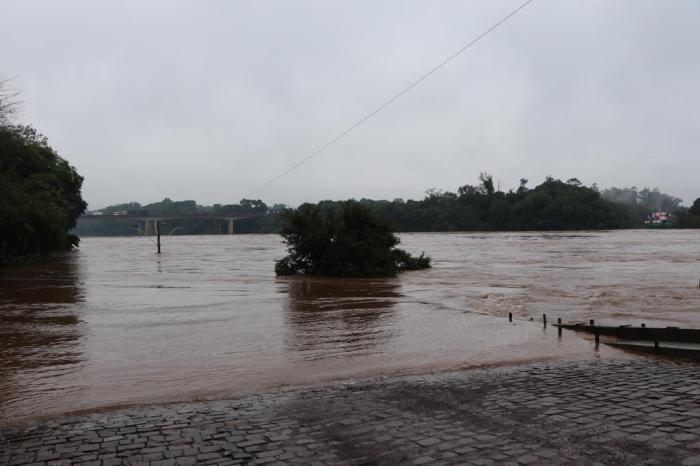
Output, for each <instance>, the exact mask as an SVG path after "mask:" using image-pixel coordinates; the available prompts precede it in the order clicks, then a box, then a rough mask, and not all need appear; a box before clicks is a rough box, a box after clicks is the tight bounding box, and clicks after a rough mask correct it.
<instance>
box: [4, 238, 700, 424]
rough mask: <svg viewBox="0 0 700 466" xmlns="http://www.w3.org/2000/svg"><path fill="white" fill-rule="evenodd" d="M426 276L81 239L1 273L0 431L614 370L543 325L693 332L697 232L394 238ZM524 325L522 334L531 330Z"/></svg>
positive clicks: (209, 247)
mask: <svg viewBox="0 0 700 466" xmlns="http://www.w3.org/2000/svg"><path fill="white" fill-rule="evenodd" d="M401 237H402V242H403V246H404V247H405V248H406V249H408V250H409V251H411V252H414V253H420V252H421V251H425V252H426V253H427V254H428V255H430V256H432V258H433V261H434V268H433V269H430V270H424V271H417V272H409V273H405V274H402V275H401V276H399V277H397V278H392V279H381V280H332V279H319V278H310V277H294V278H276V277H275V276H274V273H273V266H274V260H275V259H279V258H281V257H282V256H283V255H284V247H283V245H282V244H281V242H280V239H279V237H278V236H273V235H233V236H190V237H177V236H169V237H165V238H164V239H163V254H161V255H160V256H158V255H156V254H155V245H154V244H153V242H152V241H151V239H150V238H143V237H140V238H137V237H134V238H84V239H83V241H82V243H81V247H80V249H79V250H78V251H75V252H73V253H69V254H66V255H64V256H62V257H60V258H58V259H57V260H56V261H54V262H52V263H50V264H44V265H36V266H31V267H20V268H5V269H0V419H5V420H8V419H10V420H11V419H16V418H18V417H24V416H32V415H44V414H57V413H62V412H68V411H73V410H78V409H96V408H103V407H110V406H118V405H127V404H135V403H152V402H167V401H179V400H201V399H215V398H224V397H232V396H236V395H240V394H245V393H255V392H259V391H262V390H269V389H272V388H274V387H279V386H284V385H289V384H295V385H296V384H316V383H322V382H324V381H328V380H333V379H341V378H356V377H364V376H377V375H393V374H402V373H416V372H429V371H438V370H450V369H458V368H465V367H475V366H485V365H500V364H514V363H520V362H527V361H541V360H551V359H575V358H583V359H586V358H606V357H627V356H624V355H623V353H620V352H617V351H616V350H612V349H609V348H607V347H605V346H604V345H601V346H600V348H596V347H595V346H594V345H593V343H592V342H591V341H589V340H586V339H583V338H581V337H580V336H578V335H576V334H573V333H569V332H564V334H563V336H562V337H561V338H559V337H558V336H557V331H556V329H553V328H551V326H550V327H549V328H543V325H542V323H541V315H542V314H543V313H546V314H547V315H548V318H549V320H550V322H551V321H554V320H556V318H557V317H561V318H563V320H564V321H587V320H588V319H590V318H595V319H596V321H597V322H602V323H606V322H610V323H613V322H617V323H630V324H638V323H640V322H647V324H649V325H651V324H659V325H681V326H694V327H700V289H698V281H699V279H700V232H695V231H678V230H666V231H659V230H656V231H645V230H638V231H617V232H577V233H492V234H479V233H464V234H462V233H459V234H457V233H455V234H447V233H444V234H404V235H401ZM508 312H513V314H514V322H513V323H512V324H510V323H508V320H507V318H506V316H507V314H508ZM531 318H532V319H534V320H533V321H530V319H531Z"/></svg>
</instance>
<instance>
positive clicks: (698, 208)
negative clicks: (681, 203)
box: [688, 197, 700, 216]
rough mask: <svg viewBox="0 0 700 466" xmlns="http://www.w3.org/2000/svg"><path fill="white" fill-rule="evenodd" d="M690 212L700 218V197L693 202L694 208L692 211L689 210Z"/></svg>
mask: <svg viewBox="0 0 700 466" xmlns="http://www.w3.org/2000/svg"><path fill="white" fill-rule="evenodd" d="M688 212H690V213H691V214H693V215H698V216H700V197H699V198H697V199H695V202H693V206H692V207H691V208H690V209H688Z"/></svg>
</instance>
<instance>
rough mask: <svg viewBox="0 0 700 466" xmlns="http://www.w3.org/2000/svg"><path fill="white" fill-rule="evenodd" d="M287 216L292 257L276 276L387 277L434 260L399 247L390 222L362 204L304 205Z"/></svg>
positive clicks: (280, 265)
mask: <svg viewBox="0 0 700 466" xmlns="http://www.w3.org/2000/svg"><path fill="white" fill-rule="evenodd" d="M284 217H285V219H286V220H287V223H286V224H285V225H284V227H283V228H282V231H281V233H280V235H281V236H282V237H283V238H284V240H285V243H286V244H287V249H288V251H289V255H288V256H286V257H285V258H284V259H282V260H280V261H279V262H277V264H276V266H275V272H276V273H277V275H291V274H307V275H321V276H330V277H382V276H394V275H396V274H397V273H398V272H399V271H401V270H413V269H420V268H427V267H430V258H428V257H424V256H423V255H421V256H420V257H412V256H411V255H410V254H408V253H407V252H406V251H403V250H401V249H396V246H397V245H398V244H399V238H398V237H396V235H394V234H393V233H392V231H391V227H390V225H389V223H388V222H386V221H385V220H382V219H380V218H379V217H377V216H376V215H375V214H374V213H373V212H372V210H371V209H370V208H369V207H367V206H366V205H363V204H360V203H359V202H357V201H345V202H340V203H337V205H335V206H333V207H324V206H323V205H321V204H320V203H319V204H317V205H313V204H303V205H301V206H300V207H299V208H298V209H296V210H287V211H286V212H285V213H284Z"/></svg>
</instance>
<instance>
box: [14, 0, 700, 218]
mask: <svg viewBox="0 0 700 466" xmlns="http://www.w3.org/2000/svg"><path fill="white" fill-rule="evenodd" d="M520 3H522V0H515V1H511V0H500V1H493V0H486V1H464V0H461V1H439V2H437V1H427V0H424V1H405V0H401V1H399V0H394V1H378V0H371V1H357V0H355V1H344V2H340V1H333V0H316V1H311V0H308V1H264V0H263V1H261V0H255V1H253V0H250V1H245V2H244V1H233V0H220V1H213V0H209V1H194V0H191V1H186V2H185V1H144V0H138V1H136V0H134V1H130V2H125V1H122V0H118V1H117V0H115V1H106V0H105V1H94V0H84V1H68V0H62V1H55V0H44V1H34V0H0V44H2V47H1V53H0V72H1V73H2V74H3V75H4V76H6V77H16V80H15V87H17V88H19V89H21V90H22V99H23V101H24V103H23V106H22V110H21V113H20V114H19V116H18V119H19V121H20V122H23V123H31V124H33V125H34V126H35V127H36V128H37V129H38V130H40V131H41V132H42V133H44V134H45V135H46V136H48V138H49V142H50V143H51V145H52V146H53V147H54V148H56V149H57V150H58V151H59V153H60V154H61V155H63V156H64V157H65V158H67V159H68V160H69V161H70V162H71V163H72V164H73V165H74V166H75V167H76V168H77V169H78V171H79V172H80V173H81V174H82V175H83V176H84V177H85V184H84V190H83V195H84V197H85V199H86V200H87V201H88V202H89V205H90V208H93V209H94V208H99V207H104V206H105V205H108V204H112V203H116V202H123V201H132V200H134V201H140V202H151V201H155V200H160V199H162V198H164V197H166V196H167V197H170V198H172V199H177V200H181V199H195V200H197V201H198V202H200V203H204V204H210V203H216V202H218V203H231V202H236V201H238V200H239V199H240V198H241V197H243V196H244V195H246V194H247V193H249V192H250V191H252V190H254V189H255V188H257V187H259V186H260V185H262V184H263V183H265V182H266V181H268V180H269V179H270V178H272V177H274V176H275V175H277V174H279V173H280V172H282V171H284V170H285V169H287V168H288V167H290V166H291V165H293V164H294V163H296V162H297V161H299V160H300V159H302V158H303V157H304V156H306V155H307V154H308V153H310V152H312V151H313V150H315V149H317V148H318V147H319V146H321V145H323V144H324V143H325V142H327V141H328V140H329V139H331V138H332V137H333V136H335V135H336V134H337V133H339V132H341V131H343V130H344V129H346V128H347V127H349V126H351V125H352V124H353V123H355V122H356V121H357V120H359V119H360V118H362V117H363V116H364V115H365V114H367V113H368V112H369V111H371V110H373V109H374V108H376V107H377V106H378V105H380V104H381V103H383V102H384V101H385V100H386V99H387V98H389V97H391V96H392V95H393V94H395V93H396V92H398V91H400V90H401V89H402V88H404V87H405V86H407V85H408V84H410V83H411V81H413V80H414V79H416V78H417V77H419V76H420V75H421V74H423V73H425V72H426V71H428V70H429V69H430V68H432V67H433V66H435V65H437V64H438V63H439V62H440V61H442V60H443V59H445V58H446V57H448V56H449V55H451V54H452V53H454V52H455V51H457V50H458V49H459V48H461V47H462V46H463V45H464V44H466V43H467V42H469V41H470V40H471V39H473V38H474V37H476V36H477V35H478V34H480V33H481V32H483V31H484V30H485V29H487V28H488V27H490V26H491V25H493V24H494V23H495V22H496V21H498V20H499V19H501V18H502V17H503V16H505V15H506V14H507V13H508V12H509V11H511V10H513V9H514V8H516V7H517V6H518V5H519V4H520ZM699 46H700V2H698V1H697V0H688V1H682V0H673V1H668V0H657V1H644V0H626V1H625V0H619V1H611V0H599V1H595V0H587V1H560V0H535V1H534V2H533V3H531V4H530V5H529V6H528V7H526V8H525V9H523V10H522V11H521V12H520V13H519V14H517V15H516V16H514V17H513V18H512V19H511V20H510V21H508V22H507V23H505V24H504V25H503V26H501V27H500V28H498V29H496V30H495V31H494V32H493V33H491V34H490V35H488V36H487V37H486V38H485V39H483V40H482V41H480V42H479V43H477V44H476V45H475V46H474V47H472V48H470V49H469V50H468V51H467V52H465V53H464V54H463V55H460V56H459V57H458V58H457V59H455V60H454V61H453V62H451V63H450V64H449V65H447V66H446V67H444V68H443V69H441V70H440V71H439V72H437V73H436V74H434V75H433V76H431V77H430V78H429V79H427V80H426V81H424V82H423V83H422V84H420V85H419V86H418V87H416V88H414V89H413V90H412V91H411V92H409V93H408V94H406V95H404V96H403V97H402V98H401V99H400V100H398V101H397V102H395V103H394V104H392V105H391V106H390V107H388V108H387V109H386V110H384V111H383V112H382V113H380V114H378V115H377V116H376V117H374V118H373V119H371V120H369V121H368V122H367V123H366V124H364V125H363V126H361V127H360V128H358V129H357V130H355V131H353V132H352V133H350V134H349V135H348V136H347V137H346V138H344V139H343V140H341V141H340V142H338V143H337V144H335V145H334V146H332V147H331V148H330V149H328V150H327V151H325V152H324V153H322V154H320V155H318V156H317V157H315V158H314V159H312V160H311V161H310V162H309V163H307V164H305V165H303V166H301V167H300V168H298V169H297V170H295V171H294V172H292V173H291V174H290V175H288V176H286V177H284V178H282V179H280V180H279V181H277V182H276V183H274V184H272V185H271V186H270V187H268V188H266V189H265V190H263V191H261V192H259V193H257V194H256V195H255V196H254V197H256V198H257V197H259V198H262V199H263V200H265V201H266V202H268V203H269V204H272V203H275V202H283V203H288V204H298V203H301V202H304V201H317V200H320V199H346V198H351V197H354V198H362V197H368V198H387V199H393V198H397V197H402V198H420V197H422V196H423V194H424V192H425V190H426V189H429V188H441V189H445V190H451V191H454V190H456V189H457V187H458V186H461V185H464V184H475V183H476V182H477V177H478V175H479V172H481V171H487V172H489V173H491V174H493V175H494V178H495V179H496V180H500V183H501V187H502V188H509V187H513V186H517V183H518V179H519V178H521V177H525V178H529V179H530V182H531V183H530V184H531V185H534V184H536V183H539V182H540V181H542V180H543V178H544V177H545V176H547V175H552V176H554V177H555V178H562V179H567V178H570V177H578V178H579V179H581V181H583V182H584V183H585V184H591V183H598V184H599V185H600V186H602V187H608V186H619V187H621V186H632V185H636V186H638V187H641V186H646V185H648V186H658V187H659V188H660V189H661V190H662V191H665V192H669V193H672V194H676V195H678V196H680V197H682V198H683V199H684V201H685V203H686V204H688V203H692V201H693V200H694V199H695V198H696V197H699V196H700V184H699V183H698V173H700V151H699V150H698V148H699V147H700V51H699Z"/></svg>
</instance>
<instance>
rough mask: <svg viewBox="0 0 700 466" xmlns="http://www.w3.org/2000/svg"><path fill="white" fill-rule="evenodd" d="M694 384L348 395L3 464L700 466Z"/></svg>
mask: <svg viewBox="0 0 700 466" xmlns="http://www.w3.org/2000/svg"><path fill="white" fill-rule="evenodd" d="M698 382H700V375H699V374H698V370H697V368H696V367H693V366H680V365H674V364H670V363H667V362H655V361H652V360H649V359H640V360H635V361H595V362H572V363H558V364H551V365H547V364H536V365H533V366H524V367H520V368H511V369H498V370H475V371H465V372H460V373H452V374H435V375H427V376H411V377H401V378H396V379H382V380H369V381H366V382H357V383H353V384H352V385H351V387H352V389H349V388H348V387H349V386H348V385H346V384H343V383H342V382H341V383H338V384H331V385H329V386H325V387H313V388H310V389H304V390H293V389H292V390H283V391H282V392H280V393H277V394H275V393H272V394H265V395H262V396H254V397H248V398H242V399H238V400H227V401H216V402H203V403H187V404H181V405H171V406H153V407H143V408H132V409H127V410H123V411H118V412H112V413H101V414H93V415H88V416H83V417H80V416H77V417H74V418H70V417H69V418H63V419H53V420H49V421H44V422H43V423H42V422H35V423H28V424H17V425H16V426H6V427H2V428H0V464H3V465H4V464H9V465H12V464H17V465H19V464H23V465H26V464H31V463H32V462H40V463H41V462H45V461H46V462H47V463H46V464H50V463H49V462H57V466H64V465H68V464H74V463H78V462H81V461H82V462H89V461H101V462H102V466H110V465H115V466H116V465H117V464H120V463H123V464H140V463H141V464H148V463H150V464H151V465H152V466H179V465H188V464H211V465H218V464H279V463H295V464H314V463H316V464H343V465H344V464H362V463H372V462H375V463H378V464H385V463H388V464H411V463H414V462H419V463H420V462H423V461H425V462H429V463H430V464H441V463H442V464H499V465H501V464H509V463H513V464H548V465H549V464H577V465H578V464H583V465H594V464H596V463H597V462H601V463H603V464H621V465H632V464H639V463H641V462H646V463H645V464H648V465H651V464H695V463H694V462H696V461H697V458H698V456H700V455H698V452H699V451H700V441H698V439H699V438H700V435H699V434H700V408H698V406H699V405H700V391H697V393H696V390H694V389H693V390H688V389H687V388H688V387H696V386H698ZM340 399H342V402H338V400H340ZM590 452H596V454H595V455H592V454H591V453H590ZM59 461H60V462H63V463H58V462H59Z"/></svg>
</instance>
